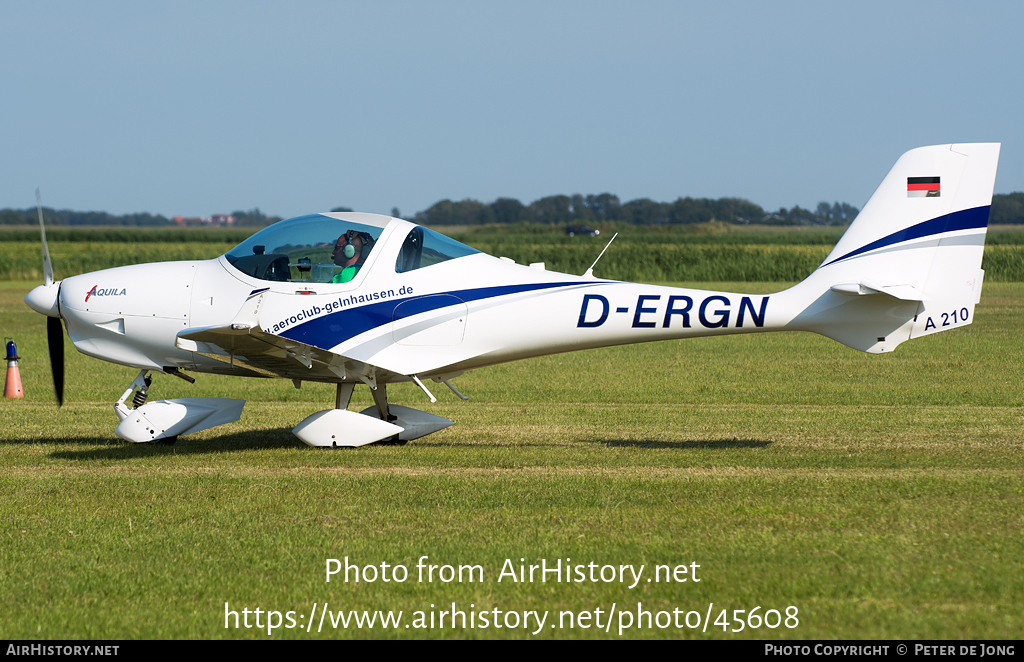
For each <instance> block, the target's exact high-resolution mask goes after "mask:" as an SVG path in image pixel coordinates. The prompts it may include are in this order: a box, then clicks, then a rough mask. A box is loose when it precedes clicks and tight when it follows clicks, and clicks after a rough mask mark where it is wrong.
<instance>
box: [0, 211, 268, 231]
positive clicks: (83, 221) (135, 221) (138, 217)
mask: <svg viewBox="0 0 1024 662" xmlns="http://www.w3.org/2000/svg"><path fill="white" fill-rule="evenodd" d="M43 216H44V218H45V219H46V223H47V225H51V224H52V225H69V226H76V225H132V226H145V227H169V226H174V225H177V223H175V221H174V220H172V219H169V218H167V217H166V216H164V215H162V214H149V213H145V212H141V213H136V214H121V215H117V214H108V213H107V212H105V211H73V210H70V209H51V208H49V207H43ZM231 216H234V217H235V222H234V225H244V226H249V227H263V226H265V225H271V224H272V223H277V222H278V221H280V220H281V217H280V216H267V215H266V214H264V213H263V212H261V211H260V210H259V208H258V207H257V208H256V209H250V210H249V211H233V212H231ZM38 222H39V216H38V214H37V212H36V208H35V207H29V208H28V209H0V225H35V224H37V223H38ZM190 224H191V223H190Z"/></svg>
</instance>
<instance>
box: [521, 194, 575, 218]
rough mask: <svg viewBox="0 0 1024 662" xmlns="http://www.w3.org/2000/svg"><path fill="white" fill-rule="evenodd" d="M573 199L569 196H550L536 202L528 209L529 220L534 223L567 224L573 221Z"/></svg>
mask: <svg viewBox="0 0 1024 662" xmlns="http://www.w3.org/2000/svg"><path fill="white" fill-rule="evenodd" d="M571 203H572V199H571V198H570V197H569V196H567V195H549V196H548V197H546V198H540V199H539V200H534V201H533V202H531V203H530V205H529V206H528V207H527V208H526V215H527V218H528V219H529V220H531V221H533V222H534V223H551V224H555V223H567V222H569V221H571V220H572V214H571V213H570V211H569V210H570V206H571Z"/></svg>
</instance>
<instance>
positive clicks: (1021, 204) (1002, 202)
mask: <svg viewBox="0 0 1024 662" xmlns="http://www.w3.org/2000/svg"><path fill="white" fill-rule="evenodd" d="M988 222H989V223H991V224H993V225H1006V224H1019V223H1024V193H1020V192H1017V193H998V194H996V195H993V196H992V208H991V209H990V210H989V217H988Z"/></svg>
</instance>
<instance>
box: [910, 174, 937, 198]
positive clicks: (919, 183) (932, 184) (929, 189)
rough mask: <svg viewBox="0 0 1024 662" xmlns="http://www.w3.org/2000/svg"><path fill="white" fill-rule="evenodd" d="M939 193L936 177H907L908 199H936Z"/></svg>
mask: <svg viewBox="0 0 1024 662" xmlns="http://www.w3.org/2000/svg"><path fill="white" fill-rule="evenodd" d="M939 192H940V190H939V178H938V177H907V197H908V198H937V197H939Z"/></svg>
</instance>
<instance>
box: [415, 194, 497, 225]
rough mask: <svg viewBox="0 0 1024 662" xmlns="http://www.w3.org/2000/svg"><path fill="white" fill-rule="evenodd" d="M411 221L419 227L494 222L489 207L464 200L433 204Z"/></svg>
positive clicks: (442, 201) (475, 201) (467, 199)
mask: <svg viewBox="0 0 1024 662" xmlns="http://www.w3.org/2000/svg"><path fill="white" fill-rule="evenodd" d="M413 220H414V221H415V222H417V223H419V224H420V225H481V224H484V223H493V222H494V212H493V210H491V208H490V206H489V205H485V204H483V203H482V202H479V201H478V200H472V199H470V198H466V199H465V200H460V201H458V202H452V201H451V200H448V199H445V200H441V201H440V202H435V203H434V204H433V206H431V207H430V208H429V209H427V210H426V211H421V212H417V213H416V215H415V216H414V217H413Z"/></svg>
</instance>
